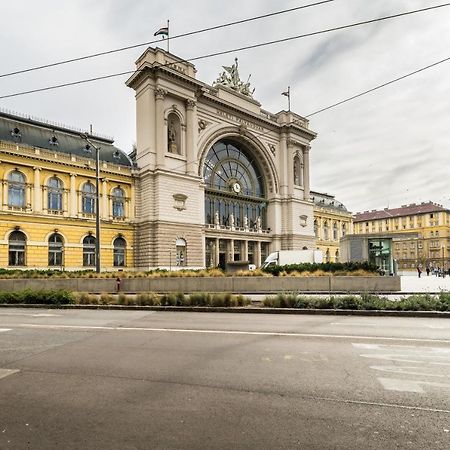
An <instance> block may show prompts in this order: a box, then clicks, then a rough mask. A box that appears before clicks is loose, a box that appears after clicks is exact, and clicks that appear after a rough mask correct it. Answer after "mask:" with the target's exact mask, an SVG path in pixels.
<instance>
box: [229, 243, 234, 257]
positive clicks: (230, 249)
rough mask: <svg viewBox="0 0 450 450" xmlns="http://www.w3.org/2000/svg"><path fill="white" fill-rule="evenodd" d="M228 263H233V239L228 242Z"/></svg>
mask: <svg viewBox="0 0 450 450" xmlns="http://www.w3.org/2000/svg"><path fill="white" fill-rule="evenodd" d="M228 261H234V239H230V240H229V241H228Z"/></svg>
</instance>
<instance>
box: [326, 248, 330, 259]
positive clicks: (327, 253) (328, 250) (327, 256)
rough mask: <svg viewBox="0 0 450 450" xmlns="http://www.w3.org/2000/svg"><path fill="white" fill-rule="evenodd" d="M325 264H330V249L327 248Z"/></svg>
mask: <svg viewBox="0 0 450 450" xmlns="http://www.w3.org/2000/svg"><path fill="white" fill-rule="evenodd" d="M325 262H330V249H329V248H327V251H326V253H325Z"/></svg>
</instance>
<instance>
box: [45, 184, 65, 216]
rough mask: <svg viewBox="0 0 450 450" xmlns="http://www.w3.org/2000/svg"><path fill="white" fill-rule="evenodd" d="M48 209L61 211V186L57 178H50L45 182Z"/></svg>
mask: <svg viewBox="0 0 450 450" xmlns="http://www.w3.org/2000/svg"><path fill="white" fill-rule="evenodd" d="M47 200H48V209H49V210H51V211H62V209H63V184H62V181H61V180H60V179H59V178H58V177H51V178H50V179H49V180H48V182H47Z"/></svg>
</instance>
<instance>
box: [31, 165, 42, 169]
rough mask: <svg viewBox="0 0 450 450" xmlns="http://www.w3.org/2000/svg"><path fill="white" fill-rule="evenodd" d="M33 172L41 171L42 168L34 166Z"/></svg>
mask: <svg viewBox="0 0 450 450" xmlns="http://www.w3.org/2000/svg"><path fill="white" fill-rule="evenodd" d="M33 170H42V167H38V166H34V167H33Z"/></svg>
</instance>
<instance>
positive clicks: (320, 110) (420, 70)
mask: <svg viewBox="0 0 450 450" xmlns="http://www.w3.org/2000/svg"><path fill="white" fill-rule="evenodd" d="M447 61H450V57H448V58H444V59H441V60H440V61H436V62H434V63H432V64H429V65H428V66H424V67H421V68H420V69H417V70H414V71H413V72H409V73H407V74H406V75H402V76H401V77H398V78H394V79H393V80H390V81H387V82H386V83H383V84H379V85H378V86H375V87H373V88H371V89H367V90H366V91H363V92H360V93H359V94H356V95H353V96H351V97H348V98H346V99H344V100H341V101H339V102H337V103H333V104H332V105H330V106H326V107H325V108H321V109H318V110H317V111H314V112H312V113H310V114H307V115H306V116H305V117H311V116H314V115H316V114H319V113H321V112H324V111H327V110H329V109H331V108H335V107H336V106H339V105H342V104H343V103H347V102H349V101H351V100H354V99H355V98H359V97H362V96H363V95H366V94H369V93H370V92H373V91H377V90H378V89H381V88H384V87H386V86H389V85H390V84H393V83H396V82H397V81H400V80H404V79H405V78H408V77H411V76H412V75H415V74H416V73H419V72H423V71H424V70H427V69H430V68H431V67H435V66H437V65H439V64H442V63H444V62H447Z"/></svg>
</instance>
